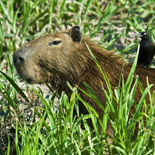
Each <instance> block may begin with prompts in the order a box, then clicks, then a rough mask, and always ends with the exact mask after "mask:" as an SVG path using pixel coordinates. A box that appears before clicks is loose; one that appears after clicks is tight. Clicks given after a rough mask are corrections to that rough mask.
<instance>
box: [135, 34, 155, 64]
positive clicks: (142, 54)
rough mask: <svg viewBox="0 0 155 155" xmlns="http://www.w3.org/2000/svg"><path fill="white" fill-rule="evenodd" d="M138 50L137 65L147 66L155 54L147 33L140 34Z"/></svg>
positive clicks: (154, 46)
mask: <svg viewBox="0 0 155 155" xmlns="http://www.w3.org/2000/svg"><path fill="white" fill-rule="evenodd" d="M140 38H141V41H140V50H139V56H138V62H137V63H138V64H139V65H144V66H149V65H150V63H151V61H152V59H153V56H154V54H155V45H154V44H153V41H152V39H151V37H150V36H149V34H148V33H147V32H141V33H140Z"/></svg>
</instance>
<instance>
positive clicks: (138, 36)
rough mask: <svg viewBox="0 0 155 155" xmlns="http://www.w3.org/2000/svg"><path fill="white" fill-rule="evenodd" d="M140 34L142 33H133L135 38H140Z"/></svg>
mask: <svg viewBox="0 0 155 155" xmlns="http://www.w3.org/2000/svg"><path fill="white" fill-rule="evenodd" d="M142 36H143V35H142V32H140V33H137V34H136V35H135V37H136V39H137V38H141V37H142Z"/></svg>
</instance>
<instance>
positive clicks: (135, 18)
mask: <svg viewBox="0 0 155 155" xmlns="http://www.w3.org/2000/svg"><path fill="white" fill-rule="evenodd" d="M154 7H155V5H154V0H149V1H145V0H136V1H134V0H129V1H127V0H118V1H115V0H111V1H105V2H102V1H99V0H79V1H77V0H75V1H68V0H61V1H60V0H58V1H57V0H51V1H49V0H46V1H45V0H38V1H35V0H27V1H20V0H9V1H8V0H0V71H2V72H0V137H1V139H0V154H2V155H3V154H8V155H9V154H12V153H13V152H16V154H18V155H20V154H25V155H27V154H29V153H30V152H31V154H82V155H83V154H104V153H105V152H108V153H109V154H131V153H132V154H133V155H136V154H155V143H154V142H155V119H154V115H155V106H154V104H155V99H154V93H152V94H151V92H150V87H151V85H150V84H149V83H148V86H147V88H146V89H145V90H142V96H141V100H140V101H139V103H138V104H137V105H136V112H135V113H134V114H132V113H131V112H130V108H131V106H132V105H133V104H134V96H135V95H136V94H135V89H136V87H141V84H140V80H139V79H138V77H136V80H135V82H134V85H133V86H132V87H131V83H132V81H133V78H132V75H133V72H134V70H135V67H136V59H135V61H134V63H133V66H132V69H131V72H130V74H129V77H128V80H127V81H123V77H122V79H120V80H121V81H120V83H121V84H119V85H118V87H117V88H116V89H115V91H114V93H113V92H112V91H111V86H110V83H109V80H108V78H107V77H106V75H105V74H104V72H103V69H102V68H100V66H99V65H98V62H97V61H96V59H95V58H94V61H95V62H96V65H97V66H98V68H99V70H100V71H101V73H102V75H103V77H104V79H105V81H106V83H107V86H108V91H106V90H104V88H103V93H105V95H106V98H107V104H106V107H103V106H102V104H101V103H100V101H99V100H98V99H97V98H96V96H95V95H94V93H93V90H91V88H89V86H87V84H85V86H86V88H87V89H88V91H84V90H83V93H86V94H87V95H88V96H90V97H91V98H93V99H94V102H96V104H98V106H100V107H101V109H102V110H103V111H104V113H105V114H104V117H103V118H102V119H101V118H98V114H97V112H96V111H95V109H93V108H92V107H91V105H90V104H89V103H87V102H85V101H83V100H82V99H81V98H80V96H79V94H78V90H79V89H80V88H74V89H73V88H71V89H73V93H72V96H71V98H68V97H67V96H66V95H65V93H64V92H62V94H61V97H60V99H59V101H58V103H57V104H59V106H56V107H55V104H54V102H56V95H55V94H53V93H50V94H48V95H47V96H45V95H44V92H42V90H41V89H37V90H36V89H35V88H31V87H29V85H27V84H25V85H26V88H25V89H23V88H22V87H20V86H18V83H19V80H18V79H19V77H18V75H17V74H16V71H15V67H14V66H13V60H12V55H13V53H14V51H15V50H16V49H17V48H18V47H20V46H21V45H22V44H23V43H24V42H26V41H29V40H31V39H33V38H36V37H38V36H40V35H41V34H43V33H45V32H46V31H52V32H55V31H56V30H62V29H65V28H69V27H70V26H72V25H80V27H81V31H82V32H83V34H85V35H89V36H90V37H91V38H92V39H94V40H96V41H97V43H98V44H99V45H101V46H103V47H104V48H106V49H110V50H115V51H116V52H118V53H119V54H120V53H121V54H122V55H127V54H133V52H132V51H135V52H136V48H137V45H138V41H137V40H136V39H135V36H134V34H136V33H138V32H139V31H144V30H148V31H149V34H150V35H151V37H152V39H153V41H154V42H155V27H154V25H155V10H154ZM90 53H91V51H90ZM91 54H92V53H91ZM92 57H93V55H92ZM148 81H149V80H148ZM70 87H71V86H70ZM101 87H102V86H101ZM146 94H149V98H150V104H148V105H147V104H146V102H145V96H146ZM26 96H27V97H26ZM78 100H80V101H82V103H83V104H84V105H85V106H86V108H87V109H88V111H89V114H87V115H80V114H79V107H78ZM114 102H115V103H116V104H117V108H115V104H114ZM23 105H24V106H23ZM23 107H24V108H23ZM74 108H75V111H76V113H77V115H76V116H74V115H73V111H74ZM141 109H143V110H142V111H141ZM109 113H111V117H109ZM129 117H130V119H129ZM88 119H91V121H92V125H93V127H92V128H90V127H89V125H88V124H87V120H88ZM144 120H145V121H144ZM108 121H109V122H110V124H111V125H112V128H113V131H114V132H113V136H112V137H111V136H110V135H108V134H107V133H106V128H107V122H108ZM97 122H99V124H100V125H101V127H102V129H103V131H102V133H99V127H98V123H97ZM137 122H138V126H139V130H138V131H137V135H136V136H134V132H135V127H136V124H137ZM108 140H112V141H113V143H112V144H108V143H107V141H108Z"/></svg>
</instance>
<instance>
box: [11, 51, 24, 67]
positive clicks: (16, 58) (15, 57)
mask: <svg viewBox="0 0 155 155" xmlns="http://www.w3.org/2000/svg"><path fill="white" fill-rule="evenodd" d="M13 62H14V64H16V63H18V64H19V63H23V62H24V58H23V57H22V56H20V55H19V54H18V53H15V54H14V55H13Z"/></svg>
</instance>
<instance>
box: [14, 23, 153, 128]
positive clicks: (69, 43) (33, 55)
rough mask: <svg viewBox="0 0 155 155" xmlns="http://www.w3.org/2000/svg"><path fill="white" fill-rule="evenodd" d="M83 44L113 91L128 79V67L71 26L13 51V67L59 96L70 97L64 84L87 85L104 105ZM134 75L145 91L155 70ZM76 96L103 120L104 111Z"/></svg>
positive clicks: (96, 74)
mask: <svg viewBox="0 0 155 155" xmlns="http://www.w3.org/2000/svg"><path fill="white" fill-rule="evenodd" d="M86 44H87V45H88V47H89V48H90V50H91V51H92V53H93V54H94V56H95V57H96V59H97V61H98V62H99V64H100V66H101V68H102V69H103V71H104V73H105V74H106V75H107V77H108V78H109V81H110V84H111V87H112V89H114V88H115V87H117V86H118V83H119V80H120V77H121V74H122V73H123V74H124V78H125V79H126V78H127V76H128V74H129V72H130V69H131V65H130V64H128V63H126V62H125V61H124V60H123V59H122V58H120V57H119V56H117V55H115V54H114V53H113V52H110V51H107V50H105V49H103V48H101V47H99V46H98V45H97V44H96V43H95V42H94V41H92V40H91V39H90V38H89V37H85V36H83V35H82V33H81V32H80V28H79V26H73V27H72V28H71V29H70V30H68V31H67V30H66V31H61V32H56V33H54V34H51V33H49V34H45V35H43V36H41V37H40V38H37V39H35V40H33V41H30V42H28V43H26V44H25V45H23V47H21V48H20V49H19V50H18V51H17V52H15V54H14V56H13V61H14V65H15V67H16V70H17V72H18V73H19V75H20V76H21V77H22V78H23V79H24V80H26V81H27V82H29V83H40V84H41V83H50V84H51V87H52V88H53V89H54V90H55V91H56V92H57V93H58V94H59V95H60V94H61V92H62V91H65V93H66V94H67V95H68V96H70V94H71V90H70V89H69V87H68V85H67V81H68V82H69V83H70V84H71V85H72V86H75V85H78V86H79V87H80V88H83V89H84V88H85V87H84V86H83V82H86V83H87V84H88V85H89V86H90V87H91V88H92V89H93V91H94V92H95V94H96V96H97V97H98V99H99V100H100V101H101V103H102V104H103V105H104V104H105V103H106V97H105V94H104V92H103V89H102V87H104V88H105V90H107V86H106V83H105V80H104V79H103V76H102V75H101V72H100V71H99V69H98V67H97V65H96V64H95V62H94V60H93V58H92V56H91V55H90V52H89V50H88V48H87V46H86ZM135 72H136V74H138V75H139V78H140V80H141V82H142V85H143V87H144V88H145V87H146V77H147V76H148V77H149V82H150V84H154V83H155V69H152V68H147V69H146V68H144V67H143V66H137V68H136V71H135ZM101 84H102V85H103V86H101ZM79 93H80V95H81V97H82V98H83V99H84V100H85V101H87V102H89V103H90V104H91V105H92V106H93V107H94V108H95V110H96V111H97V112H98V114H99V116H100V117H102V116H103V111H102V110H101V109H100V108H99V106H97V105H96V104H95V102H93V101H92V100H91V99H90V98H89V97H87V96H86V95H84V94H83V93H82V92H81V91H79ZM140 97H141V93H140V91H137V92H136V96H135V101H136V102H138V101H139V99H140ZM79 107H80V112H81V113H87V111H86V109H85V108H84V105H83V104H81V105H79ZM109 130H110V129H109Z"/></svg>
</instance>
